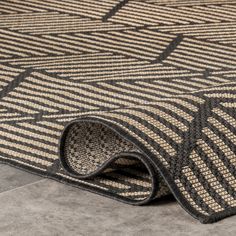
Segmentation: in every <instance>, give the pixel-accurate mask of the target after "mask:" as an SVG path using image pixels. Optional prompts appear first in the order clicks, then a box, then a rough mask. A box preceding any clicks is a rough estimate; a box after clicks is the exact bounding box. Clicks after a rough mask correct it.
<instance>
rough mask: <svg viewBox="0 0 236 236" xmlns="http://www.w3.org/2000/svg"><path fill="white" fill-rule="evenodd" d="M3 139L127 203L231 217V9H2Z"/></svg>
mask: <svg viewBox="0 0 236 236" xmlns="http://www.w3.org/2000/svg"><path fill="white" fill-rule="evenodd" d="M0 139H1V141H0V161H1V162H2V163H8V164H10V165H13V166H17V167H19V168H23V169H25V170H28V171H31V172H33V173H37V174H39V175H42V176H45V177H48V178H53V179H56V180H59V181H61V182H65V183H68V184H71V185H74V186H77V187H80V188H82V189H86V190H89V191H92V192H96V193H98V194H101V195H105V196H108V197H111V198H114V199H117V200H120V201H123V202H125V203H130V204H134V205H141V204H145V203H148V202H150V201H152V200H154V199H156V198H160V197H163V196H166V195H168V194H173V195H174V196H175V198H176V199H177V201H178V202H179V203H180V205H181V206H182V207H183V208H184V209H185V210H186V211H187V212H188V213H189V214H191V215H192V216H193V217H195V218H197V219H198V220H200V221H201V222H202V223H212V222H215V221H217V220H220V219H222V218H225V217H227V216H230V215H233V214H236V1H235V0H99V1H97V0H60V1H58V0H44V1H42V0H24V1H23V0H0ZM157 210H158V208H157Z"/></svg>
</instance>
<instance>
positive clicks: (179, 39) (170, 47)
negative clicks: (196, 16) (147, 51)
mask: <svg viewBox="0 0 236 236" xmlns="http://www.w3.org/2000/svg"><path fill="white" fill-rule="evenodd" d="M183 38H184V37H183V35H182V34H179V35H178V36H177V37H176V38H174V39H173V40H172V41H171V42H170V44H169V45H168V46H167V47H166V48H165V50H164V51H163V52H162V53H161V54H160V55H159V57H158V58H157V59H156V60H154V61H152V63H160V62H162V61H164V60H165V59H167V57H168V56H169V55H170V54H171V53H172V52H173V51H174V50H175V49H176V48H177V46H178V45H179V44H180V43H181V42H182V40H183Z"/></svg>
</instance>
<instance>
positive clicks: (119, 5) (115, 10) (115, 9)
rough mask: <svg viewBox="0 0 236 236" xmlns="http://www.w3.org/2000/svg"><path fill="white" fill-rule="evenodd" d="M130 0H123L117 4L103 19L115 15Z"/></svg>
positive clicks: (105, 19)
mask: <svg viewBox="0 0 236 236" xmlns="http://www.w3.org/2000/svg"><path fill="white" fill-rule="evenodd" d="M128 1H129V0H123V1H121V2H119V3H118V4H116V5H115V6H114V7H113V8H112V9H111V10H110V11H109V12H108V13H107V14H106V15H105V16H103V18H102V21H103V22H106V21H107V20H108V19H109V18H111V17H112V16H114V15H115V14H116V13H117V12H118V11H119V10H120V9H121V8H122V7H123V6H124V5H125V4H127V3H128Z"/></svg>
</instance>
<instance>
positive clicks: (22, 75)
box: [0, 68, 32, 99]
mask: <svg viewBox="0 0 236 236" xmlns="http://www.w3.org/2000/svg"><path fill="white" fill-rule="evenodd" d="M31 72H32V69H31V68H29V69H26V70H25V71H23V72H21V73H20V74H19V75H18V76H16V77H15V79H14V80H12V81H11V82H10V83H8V84H7V85H6V86H5V87H3V89H2V91H0V99H1V98H3V97H5V96H7V94H8V93H10V92H11V91H13V90H14V89H15V88H16V87H18V86H19V85H20V83H21V82H23V81H24V79H25V78H26V77H28V76H29V75H30V73H31Z"/></svg>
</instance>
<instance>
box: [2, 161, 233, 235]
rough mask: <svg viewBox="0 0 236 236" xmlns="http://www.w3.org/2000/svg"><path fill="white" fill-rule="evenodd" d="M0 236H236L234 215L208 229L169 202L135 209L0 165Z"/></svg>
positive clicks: (207, 226)
mask: <svg viewBox="0 0 236 236" xmlns="http://www.w3.org/2000/svg"><path fill="white" fill-rule="evenodd" d="M0 209H1V214H0V236H5V235H6V236H7V235H10V236H14V235H17V236H21V235H22V236H28V235H29V236H41V235H45V236H57V235H58V236H60V235H66V236H74V235H76V236H80V235H88V236H93V235H98V236H101V235H106V236H115V235H122V236H126V235H127V236H132V235H135V236H152V235H155V236H158V235H161V236H165V235H171V236H173V235H181V236H184V235H191V236H193V235H199V236H205V235H206V236H209V235H214V236H217V235H220V236H222V235H227V236H230V235H232V236H235V235H236V224H235V220H236V216H234V217H230V218H227V219H225V220H223V221H220V222H218V223H215V224H211V225H202V224H200V223H199V222H198V221H196V220H194V219H193V218H192V217H190V216H189V215H188V214H187V213H186V212H185V211H184V210H182V208H181V207H180V206H179V205H178V204H177V203H176V202H175V200H174V199H173V198H168V199H167V200H162V201H161V202H160V201H159V202H155V203H153V204H152V205H150V206H143V207H134V206H129V205H125V204H123V203H119V202H117V201H114V200H111V199H108V198H104V197H101V196H98V195H96V194H92V193H88V192H86V191H82V190H79V189H77V188H73V187H70V186H67V185H64V184H60V183H58V182H56V181H53V180H48V179H43V178H40V177H38V176H35V175H31V174H29V173H26V172H23V171H21V170H18V169H15V168H12V167H9V166H6V165H0Z"/></svg>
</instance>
